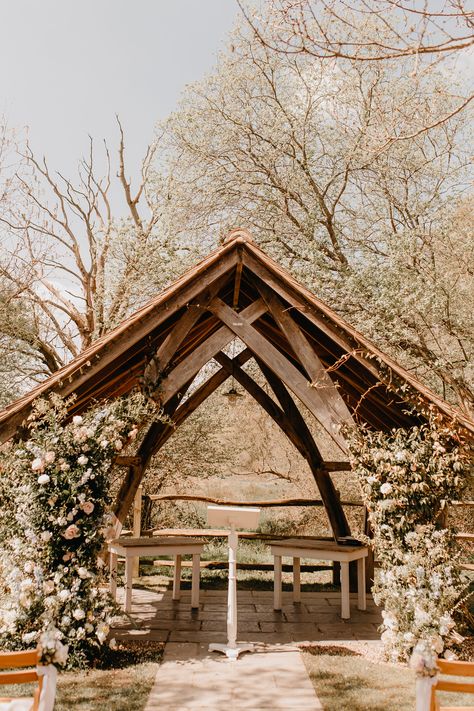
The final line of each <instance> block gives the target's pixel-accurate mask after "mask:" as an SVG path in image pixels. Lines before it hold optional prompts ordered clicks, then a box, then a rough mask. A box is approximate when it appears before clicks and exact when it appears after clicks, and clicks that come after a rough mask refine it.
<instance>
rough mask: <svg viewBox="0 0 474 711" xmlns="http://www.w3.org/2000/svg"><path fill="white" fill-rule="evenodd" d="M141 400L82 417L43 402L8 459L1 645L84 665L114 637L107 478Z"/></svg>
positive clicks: (132, 430) (1, 519)
mask: <svg viewBox="0 0 474 711" xmlns="http://www.w3.org/2000/svg"><path fill="white" fill-rule="evenodd" d="M150 408H151V406H150V405H149V404H147V402H146V401H145V399H144V398H143V397H142V396H141V395H132V396H130V397H128V398H122V399H119V400H116V401H115V402H114V403H112V404H111V405H108V406H105V407H101V408H98V409H95V410H93V411H89V412H87V413H86V414H84V415H83V416H80V415H76V416H75V417H73V418H72V421H70V422H69V423H67V424H63V423H64V421H65V418H66V412H67V410H66V404H65V403H63V402H62V401H61V400H60V399H58V398H56V399H52V401H49V402H47V401H39V402H38V403H37V404H36V407H35V410H34V412H33V415H32V416H31V418H30V422H29V427H28V429H29V433H28V438H27V439H26V441H21V442H19V443H16V444H12V445H10V446H9V447H8V448H7V449H6V450H5V451H4V452H2V453H1V459H0V470H1V471H0V580H1V582H0V586H1V589H0V635H1V637H0V644H1V645H2V646H3V647H4V648H9V649H15V648H18V647H21V646H23V647H25V646H27V647H31V646H34V645H35V644H38V645H39V647H40V649H41V652H42V661H43V662H45V663H48V662H53V663H57V664H61V665H64V664H66V663H67V665H68V666H69V667H72V666H85V665H87V664H88V663H90V662H91V661H92V660H93V659H94V658H95V657H96V656H97V655H98V651H99V649H100V648H101V646H102V645H104V643H105V642H106V640H107V637H108V634H109V624H110V618H111V615H113V614H114V612H115V604H114V602H113V600H112V598H111V597H110V595H109V593H108V592H107V590H106V588H105V587H104V586H103V585H102V583H103V572H104V571H102V567H103V566H104V563H103V562H102V561H101V559H100V555H99V554H100V553H101V551H102V550H103V547H104V542H105V538H104V534H105V530H106V528H107V527H108V526H109V525H110V514H109V513H108V507H109V504H110V503H111V501H110V480H109V472H110V470H111V467H112V463H113V460H114V459H115V457H116V456H117V454H118V452H119V451H120V450H121V449H122V447H123V446H124V445H125V444H126V443H127V442H129V441H131V440H133V439H134V438H135V437H136V435H137V433H138V428H137V423H138V422H142V421H143V419H144V418H147V417H148V416H149V415H150V413H151V410H150Z"/></svg>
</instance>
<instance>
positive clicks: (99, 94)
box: [0, 0, 239, 176]
mask: <svg viewBox="0 0 474 711" xmlns="http://www.w3.org/2000/svg"><path fill="white" fill-rule="evenodd" d="M238 12H239V10H238V6H237V3H236V1H235V0H80V2H77V0H76V1H75V2H73V1H72V0H13V1H11V2H8V3H3V5H2V23H1V27H0V66H1V67H2V70H1V72H0V115H1V114H4V115H5V117H6V119H7V122H8V124H9V125H10V126H11V127H13V128H17V129H18V128H22V127H24V126H28V135H29V140H30V143H31V146H32V148H33V150H34V151H35V152H36V153H37V154H39V155H45V156H46V157H47V159H48V162H49V164H50V166H51V167H52V168H55V169H57V170H60V171H61V172H63V173H65V174H66V175H68V176H72V175H73V174H74V172H75V170H76V165H77V162H78V159H79V158H80V157H81V155H83V154H84V153H85V152H86V151H87V149H88V135H91V136H93V137H94V139H99V140H102V139H104V138H105V139H107V140H108V141H109V142H110V145H111V146H116V139H117V135H118V134H117V125H116V123H115V114H119V116H120V119H121V121H122V124H123V126H124V129H125V133H126V150H127V156H128V160H129V165H130V167H132V165H137V164H138V161H139V160H140V157H141V156H142V154H143V152H144V150H145V148H146V146H147V144H148V142H149V140H150V139H151V137H152V134H153V127H154V125H155V123H156V121H157V120H158V119H163V118H165V117H166V116H167V115H168V114H169V113H170V112H171V111H172V110H173V109H174V108H175V107H176V103H177V101H178V100H179V96H180V93H181V92H182V90H183V89H184V87H185V85H186V84H189V83H191V82H193V81H196V80H198V79H200V78H201V77H203V76H204V75H205V74H206V73H207V72H209V71H210V70H211V69H212V67H213V65H214V63H215V60H216V54H217V52H218V51H219V49H222V48H223V46H224V43H225V39H226V35H227V33H228V32H229V31H230V30H231V28H232V25H233V24H234V22H235V20H236V18H237V17H238Z"/></svg>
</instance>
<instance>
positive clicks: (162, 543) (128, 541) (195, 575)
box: [108, 537, 204, 612]
mask: <svg viewBox="0 0 474 711" xmlns="http://www.w3.org/2000/svg"><path fill="white" fill-rule="evenodd" d="M203 545H204V544H203V543H202V542H201V541H198V540H195V539H193V538H149V537H141V538H116V539H115V540H113V541H110V542H109V544H108V546H109V552H110V592H111V594H112V596H113V598H114V599H116V597H117V557H118V556H119V555H120V556H123V557H124V558H125V605H124V609H125V612H130V610H131V608H132V578H133V561H134V559H135V558H140V557H146V556H153V555H172V556H174V578H173V600H179V598H180V594H181V557H182V556H183V555H192V557H193V570H192V582H191V607H192V608H197V607H199V580H200V560H201V553H202V549H203Z"/></svg>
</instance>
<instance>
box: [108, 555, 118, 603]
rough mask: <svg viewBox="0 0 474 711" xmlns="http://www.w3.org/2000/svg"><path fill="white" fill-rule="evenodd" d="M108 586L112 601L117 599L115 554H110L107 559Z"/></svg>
mask: <svg viewBox="0 0 474 711" xmlns="http://www.w3.org/2000/svg"><path fill="white" fill-rule="evenodd" d="M109 586H110V594H111V595H112V597H113V599H114V600H116V599H117V554H116V553H110V558H109Z"/></svg>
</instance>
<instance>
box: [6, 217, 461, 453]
mask: <svg viewBox="0 0 474 711" xmlns="http://www.w3.org/2000/svg"><path fill="white" fill-rule="evenodd" d="M242 312H244V313H242ZM237 314H238V315H239V316H237ZM237 321H240V326H239V325H238V323H237ZM219 334H220V335H219ZM292 334H294V338H293V337H292ZM225 335H226V336H227V341H226V338H225V337H224V336H225ZM236 336H238V337H239V338H240V339H241V340H243V341H244V343H245V344H246V346H247V348H249V349H250V352H251V355H252V356H254V357H256V358H257V359H258V360H260V361H263V362H264V363H265V364H266V366H268V367H270V368H271V369H275V372H277V373H278V376H279V377H280V378H281V379H282V380H283V381H284V382H285V383H286V385H287V386H288V387H289V388H290V390H292V391H293V392H294V393H295V394H297V396H298V397H299V398H300V399H302V398H303V401H304V402H305V400H308V402H309V405H308V402H305V405H307V406H308V407H310V410H311V411H312V412H313V413H314V412H315V410H316V411H317V413H318V412H319V410H318V407H319V405H318V402H319V401H320V400H321V397H322V399H323V400H324V398H326V400H327V403H328V408H329V410H328V411H327V412H326V414H328V413H329V415H328V416H329V417H330V418H331V417H332V418H333V419H334V418H335V421H337V422H340V418H339V419H338V414H339V416H340V417H341V418H342V419H344V413H345V412H347V411H348V412H349V413H350V414H351V415H352V417H353V418H354V419H357V420H360V421H363V422H365V423H367V424H369V425H370V426H372V427H374V428H376V429H390V428H392V427H398V426H410V425H412V424H415V423H417V422H419V421H420V420H423V419H424V416H423V409H424V408H426V407H428V406H430V405H431V406H435V407H436V408H437V409H438V410H439V411H440V412H441V413H443V414H445V415H446V416H447V417H449V418H454V419H456V420H457V421H458V422H459V423H460V424H461V425H462V426H463V427H464V428H465V429H466V430H468V431H469V432H470V433H474V422H473V421H472V420H470V419H469V418H467V417H466V416H465V415H463V414H462V413H460V412H458V411H457V410H456V409H455V408H453V407H452V406H451V405H449V404H448V403H446V402H445V401H444V400H443V399H442V398H440V397H439V396H437V395H436V394H435V393H434V392H432V391H431V390H430V389H429V388H427V387H426V386H424V385H423V384H422V383H420V382H419V381H418V380H416V378H414V377H413V376H412V375H411V374H410V373H409V372H408V371H406V370H405V369H404V368H402V367H401V366H400V365H399V364H397V363H396V362H395V361H394V360H393V359H392V358H390V357H389V356H387V355H386V354H384V353H382V352H381V351H380V350H379V349H378V348H377V347H376V346H374V345H373V344H372V343H371V342H370V341H368V340H367V339H366V338H365V337H364V336H363V335H362V334H360V333H359V332H358V331H356V330H355V329H354V328H352V327H351V326H350V325H349V324H348V323H347V322H346V321H344V320H343V319H342V318H341V317H340V316H338V315H337V314H336V313H335V312H334V311H333V310H332V309H330V308H329V307H328V306H327V305H326V304H325V303H324V302H322V301H321V300H320V299H318V298H317V297H316V296H315V295H314V294H313V293H311V292H310V291H309V290H308V289H306V288H304V287H303V286H301V284H299V283H298V282H297V281H296V280H295V279H294V278H293V277H292V276H291V275H290V274H289V273H288V272H287V271H286V270H284V269H283V268H282V267H281V266H279V265H278V264H277V263H276V262H275V261H273V260H272V259H270V258H269V257H268V256H267V255H266V254H265V253H264V252H263V251H262V250H261V249H260V248H259V247H257V246H256V245H255V244H254V243H253V242H252V240H251V239H250V237H249V236H248V235H247V233H245V232H244V231H243V230H235V231H234V232H233V233H231V235H229V237H228V239H227V241H226V243H225V244H224V245H223V246H222V247H220V248H219V249H217V250H215V251H214V252H212V253H211V254H210V255H209V256H208V257H207V258H206V259H204V260H203V261H202V262H200V263H199V264H197V265H196V266H195V267H193V268H192V269H190V270H189V271H188V272H186V273H185V274H184V275H183V276H181V277H180V278H179V279H177V280H176V281H175V282H174V283H173V284H171V286H169V287H168V288H167V289H165V290H164V291H163V292H161V293H160V294H159V295H158V296H156V298H154V299H152V300H151V301H149V302H148V303H147V304H146V305H145V306H143V307H142V308H140V309H139V310H138V311H136V312H135V313H134V314H133V315H132V316H130V317H129V318H128V319H126V320H125V321H123V322H122V323H121V324H120V325H119V326H117V327H116V328H114V329H113V330H112V331H110V332H109V333H107V334H106V335H104V336H102V337H101V338H99V339H98V340H97V341H95V342H94V343H93V344H92V345H91V346H90V347H89V348H87V349H86V350H85V351H84V352H83V353H82V354H81V355H80V356H79V357H77V358H75V359H74V360H73V361H71V362H70V363H68V365H66V366H65V367H63V368H61V370H59V371H58V372H57V373H55V374H54V375H52V376H51V377H50V378H48V379H47V380H45V381H44V382H43V383H41V384H40V385H38V386H37V387H36V388H34V389H33V390H32V391H31V392H29V393H28V394H26V395H25V396H23V397H21V398H20V399H18V400H17V401H15V402H13V403H12V404H11V405H9V406H8V407H7V408H5V409H4V410H3V411H2V412H0V442H3V441H6V440H7V439H9V438H10V437H12V436H13V435H14V433H15V432H16V430H17V429H18V428H19V427H20V426H21V425H22V423H23V422H24V420H25V419H26V417H27V416H28V414H29V412H30V410H31V405H32V402H33V400H34V399H35V398H37V397H38V396H40V395H45V394H47V393H49V392H52V391H54V392H57V393H60V394H61V395H63V396H67V395H70V394H71V393H73V392H74V393H75V394H76V399H75V401H74V403H73V404H72V405H71V408H70V414H77V413H80V412H81V411H83V410H85V409H86V408H87V407H89V406H90V405H91V404H92V403H93V402H97V401H101V400H104V399H107V398H112V397H117V396H119V395H122V394H125V393H127V392H129V391H131V390H132V389H133V388H134V387H135V386H136V385H137V384H138V383H139V381H140V379H141V378H142V377H143V375H144V372H145V368H147V366H148V364H149V363H150V360H152V359H153V357H154V356H155V355H156V353H157V352H158V354H159V356H158V360H160V363H161V365H162V364H163V362H164V363H165V369H164V371H163V373H164V375H165V379H164V382H162V386H163V387H164V393H165V396H166V397H171V396H172V395H174V394H175V393H176V392H177V391H178V390H179V388H180V387H182V385H184V383H185V382H189V379H190V378H191V379H192V377H193V376H194V375H195V369H196V368H198V370H199V368H200V367H201V366H200V363H201V364H202V361H203V359H204V358H206V357H207V360H209V359H211V358H212V357H213V356H214V355H216V353H219V352H220V351H221V349H222V347H223V346H222V344H223V343H224V345H225V342H227V343H228V342H229V341H231V340H232V339H233V338H235V337H236ZM216 346H217V349H216V350H214V351H213V348H215V347H216ZM165 356H166V357H165ZM163 358H164V360H163ZM310 361H311V362H310ZM318 363H319V364H322V366H323V369H322V371H321V382H318V380H319V378H316V377H315V372H319V371H318ZM198 366H199V367H198ZM310 371H311V372H310ZM196 372H197V371H196ZM298 373H299V375H298ZM328 375H329V377H330V378H331V381H332V383H334V384H337V390H336V388H334V387H333V388H332V389H331V381H328ZM301 377H303V378H304V379H305V380H306V386H309V385H311V384H312V386H313V387H311V388H309V387H308V389H307V391H305V390H304V388H302V386H301ZM186 378H187V380H186ZM183 379H185V380H183ZM315 381H316V382H315ZM328 383H329V384H328ZM173 388H174V389H173ZM318 398H319V400H318ZM313 402H315V403H316V404H315V405H314V408H315V409H313V407H311V405H312V404H313ZM407 405H413V406H415V408H416V409H417V412H418V414H413V413H412V414H408V413H407V409H408V408H407ZM321 407H323V409H324V407H325V406H324V403H323V405H322V406H321ZM317 413H316V416H317V417H318V419H320V421H321V418H320V417H319V416H318V414H317ZM331 413H332V414H331ZM323 420H324V417H323ZM322 424H323V426H325V427H326V429H327V430H328V431H329V432H330V434H331V430H332V431H333V435H334V429H335V428H334V427H333V424H331V422H330V420H328V419H326V420H324V421H323V422H322ZM333 438H335V439H336V440H337V437H333Z"/></svg>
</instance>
